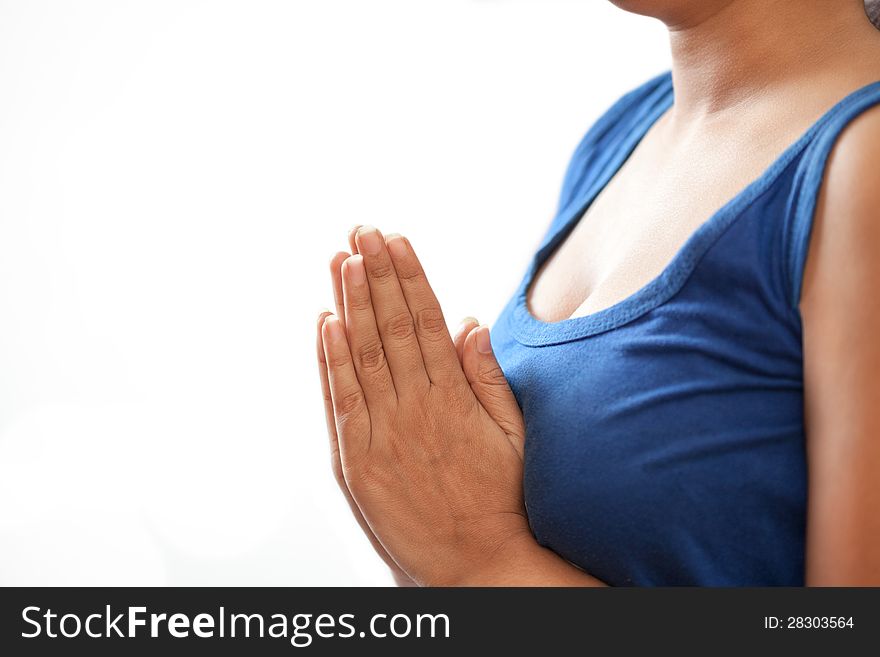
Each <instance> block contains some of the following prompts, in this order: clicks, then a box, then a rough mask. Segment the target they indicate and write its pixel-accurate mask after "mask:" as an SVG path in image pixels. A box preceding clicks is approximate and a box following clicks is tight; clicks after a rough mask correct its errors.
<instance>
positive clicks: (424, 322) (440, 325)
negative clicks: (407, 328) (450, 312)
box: [416, 308, 446, 337]
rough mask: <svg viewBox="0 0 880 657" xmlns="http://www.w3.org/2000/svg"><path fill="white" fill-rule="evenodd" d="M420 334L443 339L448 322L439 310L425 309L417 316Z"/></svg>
mask: <svg viewBox="0 0 880 657" xmlns="http://www.w3.org/2000/svg"><path fill="white" fill-rule="evenodd" d="M416 322H417V324H418V329H419V333H420V334H423V335H425V336H428V337H441V336H443V335H444V334H445V333H446V320H445V319H444V318H443V312H442V311H441V310H440V309H439V308H424V309H423V310H420V311H419V312H418V314H417V315H416Z"/></svg>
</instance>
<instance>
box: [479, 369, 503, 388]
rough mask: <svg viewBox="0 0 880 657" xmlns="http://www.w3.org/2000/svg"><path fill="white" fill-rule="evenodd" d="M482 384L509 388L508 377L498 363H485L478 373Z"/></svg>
mask: <svg viewBox="0 0 880 657" xmlns="http://www.w3.org/2000/svg"><path fill="white" fill-rule="evenodd" d="M477 376H478V378H479V381H480V383H482V384H483V385H487V386H505V387H506V386H507V377H506V376H504V371H503V370H502V369H501V367H500V366H499V365H498V363H483V364H481V365H480V367H479V370H478V371H477Z"/></svg>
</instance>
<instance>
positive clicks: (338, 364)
mask: <svg viewBox="0 0 880 657" xmlns="http://www.w3.org/2000/svg"><path fill="white" fill-rule="evenodd" d="M350 361H351V358H350V357H349V355H348V351H347V350H346V351H343V352H341V353H334V354H331V355H330V356H329V358H328V359H327V365H328V366H329V367H330V368H331V369H339V368H343V367H346V366H347V365H348V364H349V362H350Z"/></svg>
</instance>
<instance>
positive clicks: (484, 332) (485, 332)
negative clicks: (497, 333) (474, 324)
mask: <svg viewBox="0 0 880 657" xmlns="http://www.w3.org/2000/svg"><path fill="white" fill-rule="evenodd" d="M476 338H477V351H479V352H480V353H481V354H491V353H492V341H491V340H490V339H489V327H488V326H481V327H480V328H478V329H477V335H476Z"/></svg>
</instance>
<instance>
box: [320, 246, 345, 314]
mask: <svg viewBox="0 0 880 657" xmlns="http://www.w3.org/2000/svg"><path fill="white" fill-rule="evenodd" d="M348 255H349V254H348V253H346V252H345V251H340V252H339V253H337V254H336V255H334V256H333V258H332V259H331V260H330V280H331V281H332V282H333V300H334V301H335V302H336V316H337V317H338V318H339V320H340V321H341V322H342V326H345V305H344V304H343V300H342V263H343V262H345V259H346V258H347V257H348ZM322 322H323V320H322Z"/></svg>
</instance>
